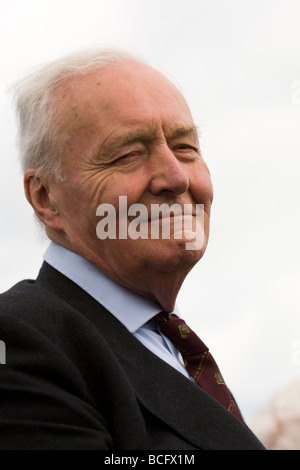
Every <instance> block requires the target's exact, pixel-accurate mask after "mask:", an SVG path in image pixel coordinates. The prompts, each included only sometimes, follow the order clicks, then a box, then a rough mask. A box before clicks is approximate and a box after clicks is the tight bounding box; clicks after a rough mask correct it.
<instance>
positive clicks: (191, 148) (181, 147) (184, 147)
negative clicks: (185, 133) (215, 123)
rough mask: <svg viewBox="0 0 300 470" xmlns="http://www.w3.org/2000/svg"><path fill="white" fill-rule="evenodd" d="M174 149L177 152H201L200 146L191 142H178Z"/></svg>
mask: <svg viewBox="0 0 300 470" xmlns="http://www.w3.org/2000/svg"><path fill="white" fill-rule="evenodd" d="M173 151H175V152H181V153H184V154H186V153H195V152H196V153H198V154H199V153H200V150H199V148H198V147H196V146H195V145H191V144H178V145H175V146H174V147H173Z"/></svg>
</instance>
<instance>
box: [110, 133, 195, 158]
mask: <svg viewBox="0 0 300 470" xmlns="http://www.w3.org/2000/svg"><path fill="white" fill-rule="evenodd" d="M154 134H155V130H154V131H147V132H145V131H137V132H133V133H130V134H126V135H121V136H119V137H115V138H114V139H113V140H112V141H111V143H109V141H108V142H107V143H105V144H104V146H103V150H104V151H107V150H109V152H110V153H112V154H113V153H115V152H117V151H118V150H119V149H120V148H122V147H126V146H129V145H131V144H133V143H135V142H139V141H142V140H143V141H147V140H150V139H151V137H152V136H153V135H154ZM165 136H166V139H167V140H173V139H178V138H180V137H188V136H193V137H195V138H196V139H197V140H198V136H199V132H198V128H197V127H196V126H188V127H184V126H179V127H175V128H174V129H172V130H171V131H168V132H165Z"/></svg>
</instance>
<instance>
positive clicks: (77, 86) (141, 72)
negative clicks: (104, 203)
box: [54, 62, 187, 117]
mask: <svg viewBox="0 0 300 470" xmlns="http://www.w3.org/2000/svg"><path fill="white" fill-rule="evenodd" d="M166 95H168V96H170V99H174V101H175V100H176V101H180V102H181V105H182V106H183V107H187V104H186V101H185V99H184V97H183V95H182V93H181V92H180V91H179V89H178V88H177V87H176V86H175V85H174V84H173V83H172V82H171V81H170V80H169V79H168V78H167V77H166V76H165V75H163V74H162V73H160V72H159V71H157V70H155V69H153V68H152V67H149V66H147V65H144V64H140V63H136V62H126V63H115V64H110V65H106V66H105V67H102V68H100V69H97V70H95V71H91V72H89V73H86V74H84V75H78V74H77V75H75V76H73V77H69V78H68V79H66V80H64V81H63V82H62V83H60V84H59V85H58V87H57V88H56V89H55V91H54V101H55V103H56V105H57V106H58V107H59V108H60V110H61V111H64V112H69V113H70V112H71V114H72V116H73V117H78V115H79V112H82V111H84V113H85V115H87V114H88V113H93V111H95V110H99V106H100V105H101V107H102V109H104V110H105V109H106V108H108V107H110V106H111V104H112V103H113V102H116V101H117V100H118V99H119V100H120V101H121V102H122V103H123V102H124V104H127V105H128V104H131V105H132V106H134V105H135V104H136V103H137V102H140V101H141V100H143V101H145V100H147V97H149V99H157V100H159V99H160V98H161V97H165V96H166ZM126 98H128V100H126ZM129 100H130V101H131V103H127V101H129ZM85 117H86V116H85Z"/></svg>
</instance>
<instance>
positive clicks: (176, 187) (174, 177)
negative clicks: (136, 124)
mask: <svg viewBox="0 0 300 470" xmlns="http://www.w3.org/2000/svg"><path fill="white" fill-rule="evenodd" d="M189 184H190V182H189V178H188V176H187V174H186V172H185V171H184V168H183V166H182V164H181V162H180V161H179V160H178V159H177V158H176V156H175V155H174V153H173V152H172V150H171V149H170V148H169V147H168V145H167V144H164V145H161V146H160V149H159V150H158V151H157V153H156V155H155V158H154V159H153V174H152V178H151V181H150V191H151V192H152V194H154V195H158V194H160V193H161V192H162V191H165V192H166V191H169V192H170V193H175V194H182V193H184V192H186V191H187V190H188V188H189Z"/></svg>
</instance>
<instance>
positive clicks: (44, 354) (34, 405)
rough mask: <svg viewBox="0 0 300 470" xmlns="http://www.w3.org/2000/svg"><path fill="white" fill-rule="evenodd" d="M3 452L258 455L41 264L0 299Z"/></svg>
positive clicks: (201, 395) (194, 392)
mask: <svg viewBox="0 0 300 470" xmlns="http://www.w3.org/2000/svg"><path fill="white" fill-rule="evenodd" d="M0 339H1V340H2V341H4V342H5V345H6V364H5V365H1V366H0V422H1V426H0V449H2V450H3V449H7V450H10V449H13V450H18V449H51V450H55V449H65V450H69V449H72V450H79V449H87V450H93V449H107V450H133V449H144V450H147V449H148V450H192V449H207V450H209V449H244V450H247V449H262V448H263V447H262V445H261V444H260V443H259V442H258V440H257V439H256V437H255V436H254V435H253V434H252V432H251V431H250V430H249V429H248V428H247V427H246V426H244V425H242V424H241V423H240V422H239V421H238V420H237V419H236V418H234V417H233V416H232V415H231V414H230V413H229V412H228V411H227V410H225V408H223V407H222V406H220V405H219V404H218V403H217V402H216V401H215V400H213V399H212V398H211V397H209V396H208V395H207V394H206V393H205V392H203V391H202V390H201V389H200V388H199V387H198V386H196V385H195V384H193V383H192V382H191V381H190V380H189V379H187V378H186V377H184V376H183V375H182V374H180V373H179V372H177V371H176V370H175V369H173V368H172V367H171V366H169V365H167V364H166V363H165V362H164V361H162V360H161V359H159V358H158V357H156V356H155V355H154V354H152V353H151V352H150V351H148V349H147V348H145V347H144V346H143V345H142V344H141V343H140V342H139V341H138V340H137V339H136V338H135V337H134V336H133V335H132V334H131V333H129V332H128V331H127V330H126V328H125V327H124V326H123V325H122V324H121V323H120V322H119V321H118V320H116V319H115V318H114V317H113V315H111V314H109V313H108V312H107V310H106V309H105V308H103V307H102V306H101V305H99V303H98V302H96V301H95V300H94V299H93V298H92V297H90V296H89V295H88V294H87V293H86V292H84V291H83V290H82V289H81V288H80V287H78V286H77V285H76V284H74V283H73V282H72V281H70V280H69V279H67V278H66V277H65V276H63V275H62V274H60V273H59V272H58V271H56V270H55V269H53V268H52V267H50V266H49V265H48V264H47V263H44V264H43V266H42V269H41V271H40V273H39V276H38V278H37V280H36V281H31V280H29V281H22V282H20V283H18V284H17V285H16V286H14V287H13V288H12V289H10V290H9V291H7V292H6V293H4V294H2V295H1V296H0Z"/></svg>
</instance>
